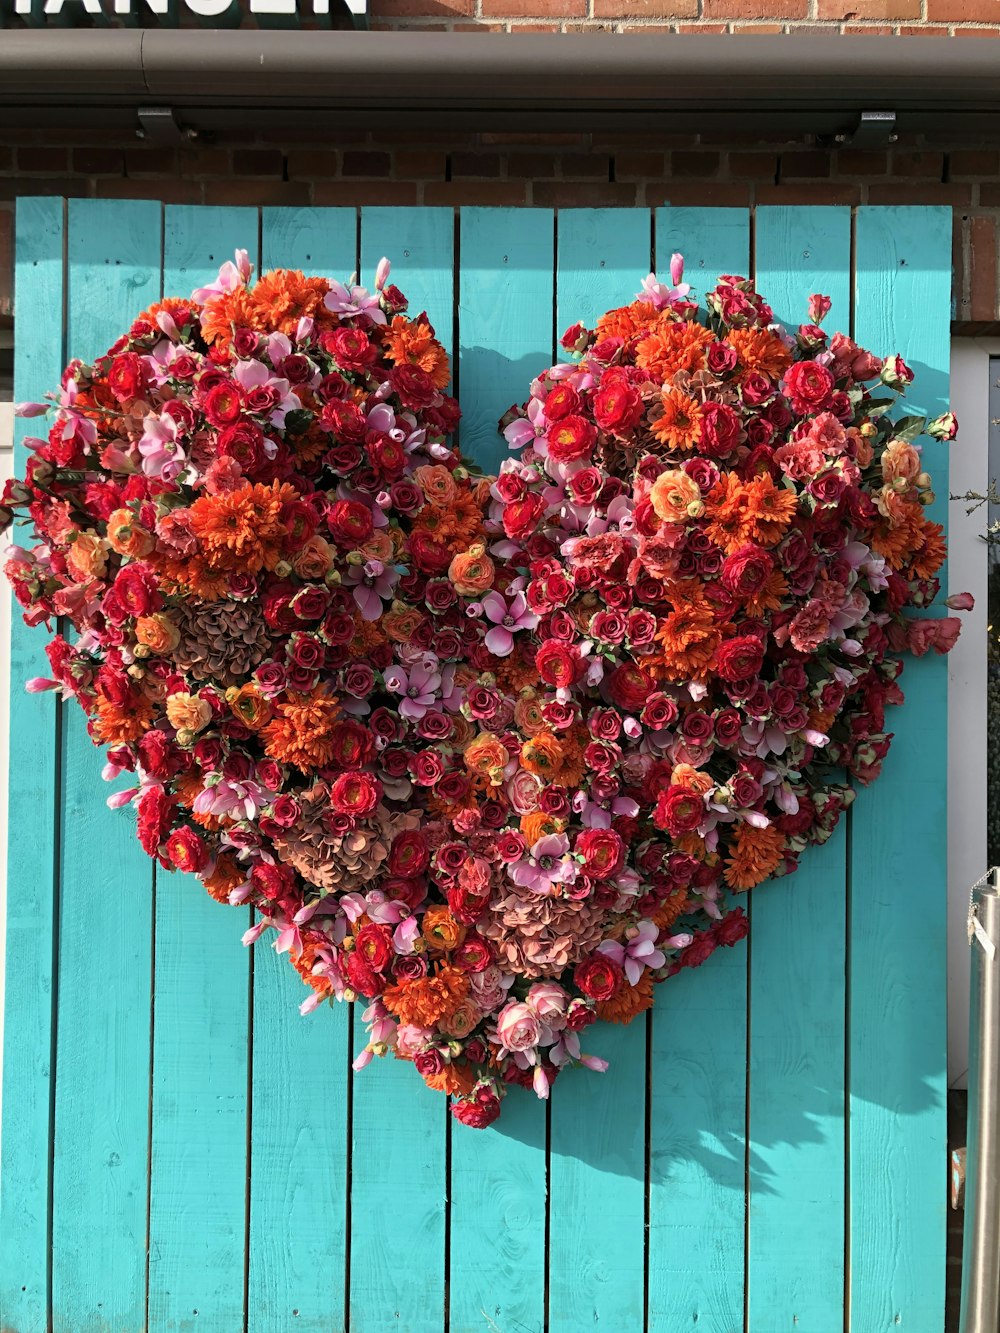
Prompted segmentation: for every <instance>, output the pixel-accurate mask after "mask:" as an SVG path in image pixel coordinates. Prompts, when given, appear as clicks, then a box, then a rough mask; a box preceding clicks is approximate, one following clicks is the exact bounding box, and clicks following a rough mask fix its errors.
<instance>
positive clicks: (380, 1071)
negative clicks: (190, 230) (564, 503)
mask: <svg viewBox="0 0 1000 1333" xmlns="http://www.w3.org/2000/svg"><path fill="white" fill-rule="evenodd" d="M411 237H412V240H411V239H410V238H411ZM406 250H409V251H410V253H409V255H408V256H407V255H405V254H404V253H403V252H404V251H406ZM383 255H388V256H389V258H390V259H393V260H394V261H395V263H396V270H395V272H394V274H393V279H394V281H396V283H397V285H398V286H399V287H400V288H401V289H402V290H403V291H405V293H406V295H407V296H408V297H409V299H410V310H411V311H412V312H413V313H414V314H419V313H420V311H421V310H424V309H426V310H427V312H428V314H429V316H430V319H431V323H432V324H434V325H435V326H439V325H440V326H442V329H443V331H444V332H445V333H446V332H447V321H448V317H449V315H450V312H451V310H452V307H453V304H454V285H453V284H454V227H453V222H452V213H451V210H447V209H434V210H426V209H421V210H417V209H412V210H411V209H399V210H386V209H371V210H369V209H365V210H363V211H362V216H361V271H362V274H363V276H364V278H365V279H366V280H368V281H369V283H370V282H371V281H372V280H373V278H374V272H375V267H376V265H377V264H378V261H379V259H381V258H382V256H383ZM401 255H402V258H400V256H401ZM446 345H447V343H446ZM362 1032H363V1027H362V1024H361V1014H360V1010H359V1012H358V1013H357V1014H356V1017H355V1043H356V1045H357V1046H359V1047H360V1044H361V1040H362V1036H361V1034H362ZM419 1082H420V1080H419V1075H418V1074H417V1073H416V1072H415V1071H414V1069H413V1068H412V1067H411V1066H410V1065H409V1064H408V1063H405V1062H403V1061H399V1060H394V1059H392V1058H391V1057H390V1058H388V1059H385V1060H378V1061H375V1062H374V1063H373V1064H371V1065H369V1067H368V1068H367V1069H365V1070H364V1071H363V1072H362V1073H361V1074H358V1075H356V1076H355V1078H354V1085H353V1099H354V1104H353V1131H354V1133H353V1141H352V1144H351V1153H352V1157H351V1281H350V1306H351V1333H383V1330H386V1329H392V1328H396V1329H399V1330H403V1329H406V1330H410V1329H412V1330H413V1333H436V1330H438V1329H440V1328H441V1327H442V1325H443V1323H444V1310H445V1207H446V1202H445V1201H446V1194H447V1178H446V1125H447V1108H446V1107H445V1106H444V1104H443V1099H442V1098H439V1097H431V1096H428V1097H424V1096H422V1095H421V1093H422V1089H421V1088H420V1086H419ZM388 1219H391V1225H389V1226H387V1221H388ZM400 1236H405V1237H406V1242H405V1260H404V1261H403V1262H400V1242H399V1237H400Z"/></svg>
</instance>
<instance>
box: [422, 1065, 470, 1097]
mask: <svg viewBox="0 0 1000 1333" xmlns="http://www.w3.org/2000/svg"><path fill="white" fill-rule="evenodd" d="M477 1081H478V1078H477V1075H476V1071H475V1070H474V1069H473V1068H472V1066H471V1065H470V1064H467V1063H466V1062H465V1061H464V1060H458V1061H455V1060H453V1061H452V1062H451V1063H450V1064H446V1065H445V1067H444V1068H443V1069H442V1070H441V1072H440V1074H425V1075H424V1082H425V1083H426V1084H427V1086H428V1087H429V1088H433V1089H434V1091H435V1092H446V1093H448V1095H449V1096H450V1097H464V1096H467V1095H468V1094H469V1093H470V1092H471V1091H472V1089H473V1088H474V1087H475V1086H476V1083H477Z"/></svg>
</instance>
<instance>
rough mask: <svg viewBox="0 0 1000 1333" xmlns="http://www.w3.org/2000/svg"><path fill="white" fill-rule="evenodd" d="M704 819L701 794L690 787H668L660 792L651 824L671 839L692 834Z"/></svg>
mask: <svg viewBox="0 0 1000 1333" xmlns="http://www.w3.org/2000/svg"><path fill="white" fill-rule="evenodd" d="M704 818H705V802H704V801H703V800H702V797H701V793H700V792H696V791H693V790H692V789H691V788H690V787H682V786H678V785H676V784H675V785H673V786H670V787H668V788H667V789H666V791H661V792H660V794H659V796H658V797H657V801H656V809H655V811H654V812H653V823H654V824H655V825H656V827H657V828H660V829H666V831H667V832H668V833H669V834H670V836H671V837H672V838H680V837H683V835H684V834H685V833H693V832H694V831H695V829H696V828H697V827H698V825H699V824H700V823H701V822H702V820H703V819H704Z"/></svg>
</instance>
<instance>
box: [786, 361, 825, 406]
mask: <svg viewBox="0 0 1000 1333" xmlns="http://www.w3.org/2000/svg"><path fill="white" fill-rule="evenodd" d="M833 385H834V379H833V375H832V374H831V373H830V371H829V370H828V369H827V368H826V366H821V365H819V363H818V362H816V361H797V362H796V363H795V365H793V366H790V367H789V369H788V370H787V371H786V372H785V382H784V390H785V393H786V394H787V395H788V398H789V399H790V401H791V405H792V411H793V412H798V413H800V414H804V413H810V412H821V411H822V410H823V409H824V408H825V407H827V406H828V405H829V401H830V395H831V394H832V393H833Z"/></svg>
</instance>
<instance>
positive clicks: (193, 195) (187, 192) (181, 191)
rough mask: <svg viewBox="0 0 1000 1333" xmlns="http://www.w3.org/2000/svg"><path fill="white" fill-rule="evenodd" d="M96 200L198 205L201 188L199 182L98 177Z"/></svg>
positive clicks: (200, 198)
mask: <svg viewBox="0 0 1000 1333" xmlns="http://www.w3.org/2000/svg"><path fill="white" fill-rule="evenodd" d="M94 188H95V193H96V194H97V197H98V199H159V200H160V201H161V202H162V203H164V204H200V203H202V202H203V199H202V190H203V188H204V187H203V186H202V184H201V183H200V182H199V181H186V180H180V179H175V180H153V179H151V178H147V179H146V180H129V179H128V177H125V176H98V178H97V180H96V182H95V186H94Z"/></svg>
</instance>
